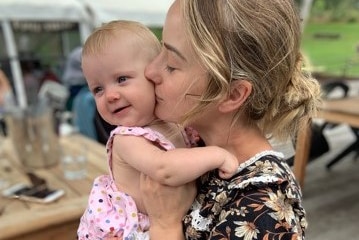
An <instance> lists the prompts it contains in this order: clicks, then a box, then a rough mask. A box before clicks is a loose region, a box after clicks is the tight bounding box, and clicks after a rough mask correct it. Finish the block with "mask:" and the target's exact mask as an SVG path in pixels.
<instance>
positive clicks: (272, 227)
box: [184, 151, 307, 240]
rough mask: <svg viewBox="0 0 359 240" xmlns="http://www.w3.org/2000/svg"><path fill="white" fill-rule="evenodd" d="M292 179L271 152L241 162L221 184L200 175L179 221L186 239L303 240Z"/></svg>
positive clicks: (297, 193) (279, 157) (301, 216)
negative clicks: (186, 209) (189, 203)
mask: <svg viewBox="0 0 359 240" xmlns="http://www.w3.org/2000/svg"><path fill="white" fill-rule="evenodd" d="M301 201H302V195H301V191H300V188H299V186H298V184H297V182H296V180H295V178H294V175H293V173H292V171H291V169H290V167H289V166H288V164H287V163H286V162H285V161H284V160H283V155H282V154H281V153H278V152H274V151H265V152H262V153H259V154H257V155H256V156H254V157H253V158H251V159H249V160H248V161H246V162H244V163H242V164H241V165H240V166H239V168H238V172H237V174H235V175H234V176H233V177H232V178H231V179H228V180H223V179H221V178H219V177H218V174H217V172H216V171H212V172H210V173H208V174H207V175H205V176H203V177H202V178H201V180H200V182H199V186H198V194H197V198H196V200H195V202H194V204H193V205H192V207H191V209H190V211H189V213H188V215H187V216H185V218H184V229H185V235H186V239H194V240H195V239H206V240H207V239H211V240H213V239H244V240H251V239H258V240H269V239H278V240H287V239H288V240H289V239H290V240H294V239H296V240H303V239H305V238H304V230H305V228H306V227H307V222H306V219H305V210H304V208H303V206H302V202H301Z"/></svg>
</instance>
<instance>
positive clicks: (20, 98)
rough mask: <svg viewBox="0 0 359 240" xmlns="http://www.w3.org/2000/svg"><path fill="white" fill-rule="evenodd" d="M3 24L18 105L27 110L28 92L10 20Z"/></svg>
mask: <svg viewBox="0 0 359 240" xmlns="http://www.w3.org/2000/svg"><path fill="white" fill-rule="evenodd" d="M1 24H2V28H3V31H4V38H5V45H6V49H7V54H8V57H9V61H10V67H11V73H12V76H13V81H14V86H15V93H16V98H17V103H18V105H19V107H20V108H22V109H25V108H26V107H27V100H26V92H25V87H24V80H23V78H22V71H21V67H20V62H19V58H18V56H17V49H16V45H15V39H14V34H13V31H12V28H11V26H10V22H9V21H8V20H4V21H2V22H1Z"/></svg>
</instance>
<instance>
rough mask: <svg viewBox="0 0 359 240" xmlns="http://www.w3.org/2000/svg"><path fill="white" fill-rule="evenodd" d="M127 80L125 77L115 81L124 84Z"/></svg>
mask: <svg viewBox="0 0 359 240" xmlns="http://www.w3.org/2000/svg"><path fill="white" fill-rule="evenodd" d="M127 79H128V78H127V77H126V76H119V77H118V78H117V81H118V83H123V82H126V80H127Z"/></svg>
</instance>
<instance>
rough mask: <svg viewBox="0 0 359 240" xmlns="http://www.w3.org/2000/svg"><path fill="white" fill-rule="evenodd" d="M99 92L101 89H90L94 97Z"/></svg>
mask: <svg viewBox="0 0 359 240" xmlns="http://www.w3.org/2000/svg"><path fill="white" fill-rule="evenodd" d="M101 91H102V87H95V88H93V89H92V94H93V95H96V94H98V93H99V92H101Z"/></svg>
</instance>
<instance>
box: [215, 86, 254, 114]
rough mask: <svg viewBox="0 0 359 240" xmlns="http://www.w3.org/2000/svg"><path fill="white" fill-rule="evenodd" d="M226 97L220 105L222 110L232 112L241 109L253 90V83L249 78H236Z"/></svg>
mask: <svg viewBox="0 0 359 240" xmlns="http://www.w3.org/2000/svg"><path fill="white" fill-rule="evenodd" d="M230 87H231V90H230V93H229V95H228V97H227V98H226V99H224V100H223V101H222V102H221V103H220V104H219V106H218V108H219V110H220V111H221V112H232V111H234V110H237V109H239V108H240V107H241V106H242V105H243V103H244V102H245V101H246V100H247V98H248V97H249V95H250V94H251V92H252V84H251V83H250V82H249V81H247V80H234V81H233V82H232V83H231V86H230Z"/></svg>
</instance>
